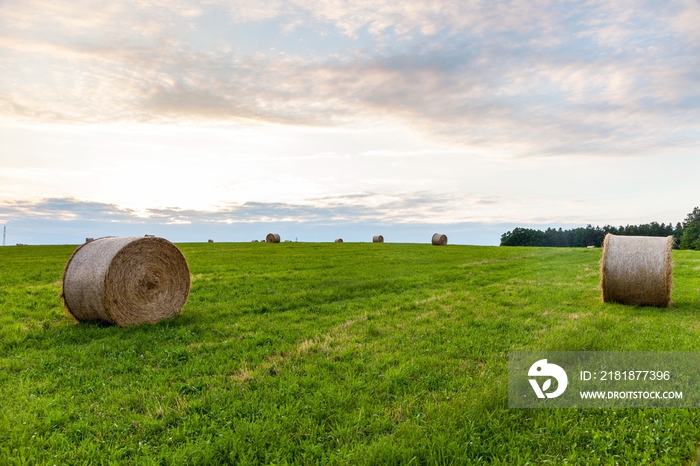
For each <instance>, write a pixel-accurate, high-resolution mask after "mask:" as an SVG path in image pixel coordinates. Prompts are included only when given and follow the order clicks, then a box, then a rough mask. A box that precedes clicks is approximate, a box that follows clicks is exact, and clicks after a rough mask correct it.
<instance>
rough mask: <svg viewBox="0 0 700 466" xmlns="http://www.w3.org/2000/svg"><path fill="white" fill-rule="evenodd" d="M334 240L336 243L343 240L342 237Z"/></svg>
mask: <svg viewBox="0 0 700 466" xmlns="http://www.w3.org/2000/svg"><path fill="white" fill-rule="evenodd" d="M335 242H336V243H342V242H343V238H338V239H336V240H335Z"/></svg>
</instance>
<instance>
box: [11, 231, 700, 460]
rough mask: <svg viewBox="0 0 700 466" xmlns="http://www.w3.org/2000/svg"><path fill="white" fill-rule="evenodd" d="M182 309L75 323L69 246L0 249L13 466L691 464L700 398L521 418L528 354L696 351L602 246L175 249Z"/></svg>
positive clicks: (692, 326) (681, 268) (690, 297)
mask: <svg viewBox="0 0 700 466" xmlns="http://www.w3.org/2000/svg"><path fill="white" fill-rule="evenodd" d="M179 246H180V247H181V249H182V251H183V252H184V254H185V256H186V257H187V260H188V261H189V265H190V269H191V272H192V274H193V284H192V292H191V295H190V299H189V301H188V303H187V305H186V306H185V308H184V309H183V311H182V313H181V315H180V316H179V317H178V318H176V319H175V320H172V321H168V322H162V323H160V324H157V325H144V326H140V327H137V328H128V329H121V328H117V327H109V326H103V325H99V324H81V325H75V324H74V323H73V322H72V321H71V320H70V318H69V317H67V316H66V314H65V312H64V311H63V309H62V307H61V303H60V300H59V298H58V295H59V294H60V277H61V272H62V269H63V266H64V265H65V263H66V261H67V259H68V257H69V256H70V254H71V253H72V251H73V249H74V247H71V246H36V247H35V246H27V247H6V248H0V464H3V465H4V464H9V465H14V464H173V465H175V464H178V465H179V464H280V465H282V464H338V465H341V464H358V465H369V464H455V465H461V464H480V463H491V464H509V465H512V464H543V463H549V464H582V465H583V464H635V465H639V464H681V465H683V464H694V461H695V459H696V456H697V453H696V451H697V444H698V441H699V440H700V413H698V412H697V411H696V410H692V409H617V410H611V409H607V410H604V409H586V410H576V409H551V410H545V409H536V410H518V409H508V406H507V353H508V351H513V350H645V351H649V350H677V351H698V350H700V339H699V338H698V336H699V335H700V323H699V322H698V319H697V312H698V310H699V308H700V273H699V270H700V253H697V252H695V251H674V260H675V263H676V268H675V274H674V280H675V282H674V284H675V287H674V293H673V299H674V304H673V306H672V307H671V308H670V309H664V310H661V309H654V308H640V307H629V306H622V305H617V304H603V303H602V302H601V301H600V293H599V290H598V288H597V287H598V280H599V277H598V261H599V259H600V251H599V250H588V249H545V248H506V247H497V248H496V247H467V246H448V247H432V246H429V245H415V244H414V245H409V244H351V243H342V244H335V243H332V244H299V243H291V244H290V243H286V244H277V245H268V244H223V243H214V244H182V245H179Z"/></svg>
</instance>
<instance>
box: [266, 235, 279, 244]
mask: <svg viewBox="0 0 700 466" xmlns="http://www.w3.org/2000/svg"><path fill="white" fill-rule="evenodd" d="M265 242H266V243H279V242H280V235H278V234H277V233H268V234H267V236H266V237H265Z"/></svg>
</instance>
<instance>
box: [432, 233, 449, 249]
mask: <svg viewBox="0 0 700 466" xmlns="http://www.w3.org/2000/svg"><path fill="white" fill-rule="evenodd" d="M432 242H433V246H447V235H441V234H440V233H435V234H434V235H433V240H432Z"/></svg>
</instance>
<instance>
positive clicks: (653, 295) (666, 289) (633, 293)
mask: <svg viewBox="0 0 700 466" xmlns="http://www.w3.org/2000/svg"><path fill="white" fill-rule="evenodd" d="M672 249H673V236H668V237H666V238H663V237H653V236H616V235H611V234H608V235H606V236H605V241H604V242H603V255H602V258H601V261H600V287H601V289H602V291H603V301H604V302H606V303H607V302H618V303H624V304H636V305H640V306H658V307H668V306H669V305H670V304H671V282H672V278H673V262H672V258H671V251H672Z"/></svg>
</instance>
